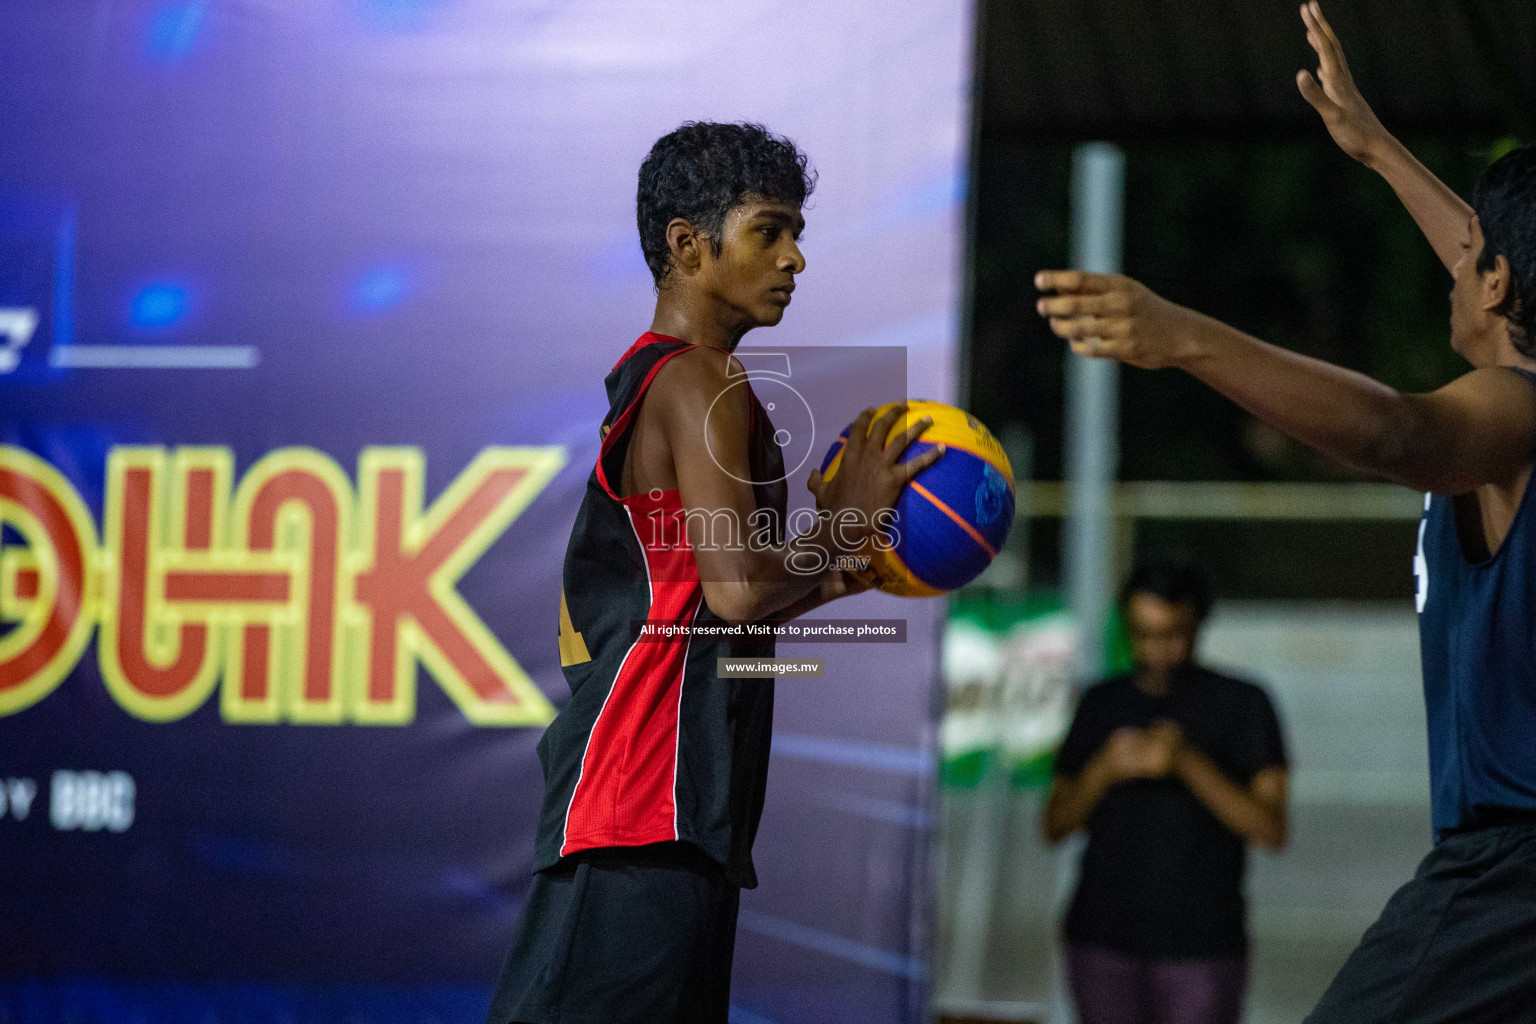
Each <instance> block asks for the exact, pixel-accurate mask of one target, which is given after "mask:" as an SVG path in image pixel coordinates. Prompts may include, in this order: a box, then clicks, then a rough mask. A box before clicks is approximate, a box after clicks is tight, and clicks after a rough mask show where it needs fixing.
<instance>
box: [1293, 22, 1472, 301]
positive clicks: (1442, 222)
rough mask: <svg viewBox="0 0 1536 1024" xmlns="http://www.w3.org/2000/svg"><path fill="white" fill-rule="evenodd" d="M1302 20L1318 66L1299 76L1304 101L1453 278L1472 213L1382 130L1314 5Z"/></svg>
mask: <svg viewBox="0 0 1536 1024" xmlns="http://www.w3.org/2000/svg"><path fill="white" fill-rule="evenodd" d="M1301 20H1302V23H1303V24H1304V25H1306V29H1307V42H1308V43H1310V44H1312V49H1313V50H1316V51H1317V61H1318V67H1317V77H1316V78H1314V77H1313V76H1312V75H1311V74H1310V73H1309V72H1307V71H1304V70H1303V71H1298V72H1296V85H1297V87H1298V88H1300V89H1301V95H1302V96H1303V97H1304V98H1305V99H1306V101H1307V102H1308V103H1310V104H1312V107H1313V109H1315V110H1316V111H1317V112H1318V114H1319V115H1321V117H1322V119H1323V124H1324V125H1325V126H1326V127H1327V129H1328V134H1329V135H1331V136H1333V141H1335V142H1337V143H1338V144H1339V148H1340V149H1342V150H1344V152H1345V153H1348V154H1349V155H1350V156H1352V157H1354V158H1355V159H1356V160H1358V161H1360V162H1361V163H1362V164H1364V165H1365V166H1367V167H1369V168H1371V169H1372V170H1374V171H1375V172H1376V173H1378V174H1380V175H1381V176H1382V177H1383V178H1385V179H1387V183H1388V184H1390V185H1391V186H1392V190H1393V191H1394V192H1396V193H1397V196H1398V198H1399V199H1401V200H1402V202H1403V206H1405V207H1407V209H1408V212H1409V213H1410V214H1411V215H1412V216H1413V219H1414V220H1415V221H1417V222H1418V225H1419V228H1420V230H1422V231H1423V232H1424V237H1425V238H1427V239H1429V244H1430V245H1432V246H1433V247H1434V249H1435V254H1436V255H1437V256H1439V257H1440V262H1441V263H1444V264H1445V269H1447V270H1450V271H1451V272H1452V273H1454V272H1455V267H1456V261H1457V260H1458V259H1459V258H1460V257H1461V248H1460V246H1461V240H1462V238H1463V236H1464V235H1465V234H1466V225H1467V221H1468V220H1469V219H1470V218H1471V216H1472V208H1471V207H1470V206H1468V205H1467V204H1466V203H1465V202H1464V201H1463V200H1462V198H1461V197H1460V196H1458V195H1457V194H1456V193H1455V192H1453V191H1451V190H1450V188H1448V187H1447V186H1446V184H1445V183H1444V182H1442V181H1441V180H1440V179H1439V178H1437V177H1435V176H1434V175H1433V174H1431V173H1430V171H1429V168H1427V167H1425V166H1424V165H1423V164H1422V163H1420V162H1419V161H1418V160H1417V159H1416V158H1415V157H1414V155H1413V154H1412V153H1410V152H1408V148H1407V147H1406V146H1404V145H1403V144H1402V143H1401V142H1399V141H1398V140H1397V139H1396V138H1395V137H1393V135H1392V133H1391V132H1389V131H1387V130H1386V128H1384V127H1382V124H1381V121H1380V120H1378V119H1377V117H1376V114H1375V112H1374V111H1372V110H1371V108H1370V105H1369V104H1367V103H1366V102H1365V97H1364V96H1362V95H1361V94H1360V90H1359V89H1358V88H1357V87H1356V86H1355V80H1354V76H1353V75H1351V74H1350V72H1349V64H1348V62H1347V61H1345V59H1344V48H1343V47H1342V46H1341V45H1339V37H1338V36H1337V35H1335V34H1334V31H1333V27H1332V26H1331V25H1329V24H1328V19H1326V18H1324V17H1323V11H1322V8H1321V7H1319V6H1318V4H1317V2H1316V0H1309V2H1308V3H1306V4H1303V5H1302V8H1301Z"/></svg>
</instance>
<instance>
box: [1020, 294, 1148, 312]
mask: <svg viewBox="0 0 1536 1024" xmlns="http://www.w3.org/2000/svg"><path fill="white" fill-rule="evenodd" d="M1129 305H1130V299H1129V297H1128V296H1126V294H1125V293H1124V292H1121V291H1113V292H1106V293H1104V294H1102V295H1047V296H1046V297H1044V298H1042V299H1039V300H1038V301H1036V302H1035V311H1036V312H1038V313H1039V314H1040V315H1041V316H1102V315H1105V314H1116V315H1118V314H1123V313H1125V312H1126V307H1127V306H1129Z"/></svg>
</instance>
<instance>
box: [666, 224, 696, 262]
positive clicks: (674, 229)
mask: <svg viewBox="0 0 1536 1024" xmlns="http://www.w3.org/2000/svg"><path fill="white" fill-rule="evenodd" d="M704 244H705V243H704V236H703V235H702V234H701V233H700V232H699V229H698V228H696V227H694V226H693V222H692V221H689V220H686V219H685V218H683V217H673V218H672V220H671V221H670V222H669V223H668V224H667V248H668V249H670V250H671V252H672V265H673V266H674V267H675V268H677V269H678V270H681V271H682V272H683V273H685V274H692V273H695V272H697V271H698V269H699V266H700V264H702V263H703V260H704Z"/></svg>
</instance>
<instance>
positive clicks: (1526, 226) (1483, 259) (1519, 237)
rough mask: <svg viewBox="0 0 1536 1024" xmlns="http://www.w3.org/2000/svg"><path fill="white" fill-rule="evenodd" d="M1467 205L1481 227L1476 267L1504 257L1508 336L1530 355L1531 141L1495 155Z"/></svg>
mask: <svg viewBox="0 0 1536 1024" xmlns="http://www.w3.org/2000/svg"><path fill="white" fill-rule="evenodd" d="M1472 209H1473V211H1474V212H1476V214H1477V220H1478V223H1479V224H1481V225H1482V228H1483V252H1482V255H1480V256H1479V257H1478V258H1477V269H1478V270H1481V271H1485V272H1486V271H1489V270H1492V269H1493V267H1494V257H1496V256H1503V257H1504V258H1505V259H1507V260H1509V270H1510V298H1509V306H1508V308H1507V309H1506V311H1505V313H1504V316H1505V317H1506V318H1507V319H1508V320H1509V337H1510V340H1511V341H1512V342H1514V345H1515V348H1516V349H1517V350H1518V351H1519V352H1520V354H1521V355H1526V356H1536V146H1522V147H1520V148H1519V149H1516V150H1512V151H1511V152H1509V153H1506V154H1504V155H1503V156H1501V157H1499V159H1497V160H1495V161H1494V162H1493V164H1492V165H1491V166H1490V167H1489V168H1488V169H1487V170H1486V171H1484V172H1483V176H1482V177H1481V178H1479V179H1478V182H1477V187H1476V188H1474V189H1473V190H1472Z"/></svg>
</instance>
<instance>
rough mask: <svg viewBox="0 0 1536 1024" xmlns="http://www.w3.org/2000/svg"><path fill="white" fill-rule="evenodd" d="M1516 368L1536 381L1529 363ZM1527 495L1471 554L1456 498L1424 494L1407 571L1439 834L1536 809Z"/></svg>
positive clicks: (1535, 592)
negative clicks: (1499, 534) (1490, 540)
mask: <svg viewBox="0 0 1536 1024" xmlns="http://www.w3.org/2000/svg"><path fill="white" fill-rule="evenodd" d="M1516 372H1518V373H1520V374H1521V375H1522V376H1524V377H1525V378H1526V379H1527V380H1530V381H1531V382H1532V383H1533V384H1536V374H1532V373H1529V372H1527V371H1523V370H1520V371H1516ZM1531 501H1532V499H1531V486H1530V485H1529V484H1527V486H1526V489H1525V494H1524V495H1523V496H1522V498H1521V500H1520V505H1519V508H1518V510H1517V511H1516V512H1515V518H1514V522H1512V523H1511V524H1510V527H1509V533H1508V534H1507V535H1506V536H1505V537H1504V542H1503V543H1502V544H1500V545H1499V548H1498V550H1497V551H1495V552H1494V553H1493V555H1492V557H1489V558H1486V559H1484V560H1482V561H1476V562H1474V561H1472V560H1471V559H1469V558H1468V557H1467V553H1466V552H1465V551H1464V550H1463V549H1462V543H1461V539H1460V537H1459V535H1458V533H1457V527H1456V508H1455V502H1454V500H1453V499H1452V498H1451V497H1450V496H1448V495H1441V494H1434V495H1425V496H1424V518H1423V519H1422V521H1421V522H1420V524H1419V551H1418V556H1417V557H1416V558H1415V559H1414V575H1416V576H1417V577H1418V598H1417V603H1418V609H1419V644H1420V649H1421V654H1422V658H1423V663H1424V704H1425V708H1426V710H1427V712H1428V718H1429V779H1430V795H1431V803H1432V805H1433V810H1434V825H1435V836H1436V839H1439V838H1441V837H1443V836H1445V835H1446V834H1447V833H1448V832H1452V831H1457V830H1461V829H1467V828H1475V827H1477V826H1479V825H1482V824H1486V823H1489V822H1495V821H1498V820H1500V819H1504V818H1509V817H1511V816H1518V815H1536V522H1533V521H1532V516H1533V515H1536V512H1533V511H1532V509H1531V507H1530V506H1531ZM1472 528H1473V529H1481V527H1480V526H1477V525H1476V524H1475V523H1474V524H1473V527H1472Z"/></svg>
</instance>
